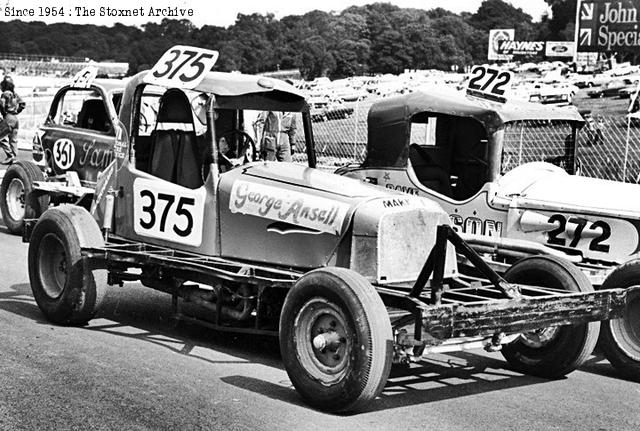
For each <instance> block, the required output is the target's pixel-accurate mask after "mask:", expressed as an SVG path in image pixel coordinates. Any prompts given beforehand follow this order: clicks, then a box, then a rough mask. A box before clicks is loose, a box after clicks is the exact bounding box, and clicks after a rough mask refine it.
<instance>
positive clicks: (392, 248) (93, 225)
mask: <svg viewBox="0 0 640 431" xmlns="http://www.w3.org/2000/svg"><path fill="white" fill-rule="evenodd" d="M216 59H217V53H216V52H214V51H208V50H203V49H199V48H193V47H186V46H177V47H174V48H172V49H170V50H169V51H168V52H167V53H166V54H165V55H164V56H163V57H162V58H161V59H160V60H159V61H158V63H157V64H156V65H155V66H154V67H153V68H152V69H151V70H150V71H148V72H141V73H139V74H138V75H136V76H134V77H133V78H132V79H131V80H130V81H129V83H128V84H127V86H126V89H125V92H124V96H123V100H122V108H121V109H120V117H119V118H120V124H118V126H117V130H116V133H115V136H116V143H115V147H114V154H115V158H114V161H113V162H112V163H111V164H110V165H109V166H108V168H107V169H106V170H105V171H104V172H103V173H102V174H101V175H100V177H99V178H98V180H97V185H96V189H95V194H94V195H93V201H92V204H91V207H90V211H88V210H86V209H85V208H82V207H79V206H71V205H62V206H59V207H55V208H51V209H48V210H47V211H46V212H45V213H44V214H43V215H42V216H41V217H40V218H39V220H37V221H35V220H34V221H27V223H26V225H25V233H24V236H25V239H27V240H28V241H29V242H30V244H29V257H28V259H29V277H30V282H31V288H32V290H33V294H34V297H35V299H36V301H37V303H38V306H39V307H40V309H41V310H42V312H43V313H44V315H45V316H46V317H47V318H48V319H49V320H51V321H52V322H56V323H59V324H82V323H85V322H87V321H88V320H89V319H91V318H92V317H93V316H94V314H95V313H96V311H97V310H98V309H99V307H100V303H101V299H102V297H103V293H104V289H105V286H106V285H107V284H110V285H116V286H117V285H120V286H125V285H126V284H127V283H129V282H141V283H142V284H143V285H145V286H148V287H150V288H153V289H157V290H160V291H163V292H166V293H168V294H169V295H171V297H172V299H173V305H174V311H175V312H176V314H177V315H178V316H180V317H181V318H182V319H186V320H190V321H193V322H197V323H200V324H202V325H203V326H205V327H209V328H213V329H215V330H219V331H237V332H245V333H247V332H249V333H255V334H263V335H274V336H277V337H279V340H280V347H281V352H282V358H283V362H284V366H285V368H286V371H287V373H288V375H289V377H290V379H291V381H292V383H293V385H294V387H295V388H296V390H297V391H298V392H299V393H300V395H301V396H302V397H303V398H304V399H305V400H306V401H307V402H308V403H309V404H310V405H312V406H314V407H316V408H319V409H323V410H326V411H331V412H338V411H353V410H358V409H362V408H364V407H365V406H366V404H367V403H368V402H369V401H370V400H372V399H373V398H375V397H376V396H377V395H378V394H379V393H380V392H381V390H382V389H383V387H384V385H385V382H386V380H387V377H388V376H389V372H390V368H391V366H392V364H393V363H408V362H410V361H416V360H419V359H420V358H421V357H422V356H423V355H428V354H431V353H433V352H447V351H457V350H466V349H470V348H480V349H483V348H484V349H486V350H489V351H501V352H502V354H503V355H504V357H505V358H506V359H507V361H508V362H509V364H511V366H512V367H513V368H515V369H517V370H519V371H521V372H525V373H531V374H534V375H539V376H544V377H548V378H557V377H560V376H564V375H566V374H567V373H569V372H571V371H572V370H574V369H575V368H576V367H578V366H580V364H581V363H582V362H583V361H584V360H585V359H586V358H587V357H588V356H589V355H590V354H591V352H592V350H593V348H594V345H595V343H596V340H597V338H598V332H599V327H600V321H604V320H606V321H609V320H610V319H615V320H616V321H620V322H622V323H621V324H627V322H628V321H629V319H631V318H632V317H633V313H631V310H630V307H632V306H633V304H638V298H639V297H640V288H636V287H629V288H620V287H618V286H614V287H613V288H611V289H603V290H599V291H594V290H593V289H592V287H591V284H590V283H589V281H588V280H587V279H586V277H585V276H584V274H583V273H582V272H580V271H579V270H577V269H576V267H575V266H574V265H573V264H571V263H570V262H568V261H566V260H563V259H560V258H557V257H553V256H532V257H528V258H525V259H523V260H521V261H519V262H518V263H516V264H514V265H513V266H511V267H510V268H509V269H508V270H507V271H506V272H505V273H504V275H503V276H501V275H498V274H497V273H496V272H494V271H493V270H492V269H491V268H490V267H489V266H488V265H487V264H486V263H485V262H484V260H483V259H481V258H480V257H479V256H478V255H477V254H476V253H475V252H474V251H473V250H472V249H471V248H470V247H469V246H468V245H467V244H466V243H465V241H464V240H462V239H461V238H460V236H459V235H457V234H456V232H455V231H454V230H453V229H452V227H451V224H450V221H449V216H448V214H447V213H446V212H444V211H443V210H442V209H441V207H440V206H439V205H437V204H436V203H434V202H432V201H429V200H426V199H424V198H418V197H413V196H407V195H404V194H401V193H399V192H395V191H389V190H384V189H382V188H379V187H374V186H371V185H368V184H363V183H362V182H361V181H357V180H352V179H347V178H344V177H340V176H337V175H334V174H330V173H326V172H322V171H320V170H316V169H314V166H315V158H314V157H315V155H314V150H313V132H312V121H311V117H310V114H309V107H308V105H307V103H306V101H305V99H304V97H303V95H302V94H301V93H299V92H298V91H297V90H296V89H295V88H294V87H292V86H290V85H288V84H286V83H284V82H281V81H276V80H271V79H267V78H261V77H254V76H245V75H241V74H227V73H220V72H209V70H211V68H212V66H213V63H214V62H215V60H216ZM149 98H158V99H159V100H158V112H157V118H156V121H155V124H154V125H153V126H152V132H151V133H150V134H149V135H146V134H144V133H141V128H140V127H139V126H140V121H141V120H140V118H141V113H142V111H143V109H144V108H143V106H144V104H145V101H147V100H148V99H149ZM250 111H277V112H282V111H284V112H291V113H293V114H295V115H298V116H299V118H301V121H302V130H303V132H304V135H305V141H306V151H307V157H308V159H309V165H310V166H309V167H307V166H303V165H297V164H293V163H280V162H264V161H252V160H251V159H252V154H253V152H252V151H247V149H248V148H250V147H251V146H252V144H254V143H252V138H251V136H250V135H249V134H248V133H247V132H246V131H245V130H246V126H247V124H245V121H247V118H248V116H249V115H250V113H251V112H250ZM247 122H248V121H247ZM201 126H204V127H201ZM223 138H224V139H223ZM231 153H233V154H231ZM232 156H235V157H232ZM231 160H234V162H233V163H229V161H231ZM457 255H460V256H463V257H464V259H465V260H466V261H467V262H470V263H471V266H473V267H474V268H475V271H476V273H479V274H481V275H482V276H481V277H478V276H477V274H475V275H474V276H470V275H467V274H466V273H465V272H462V271H461V270H460V268H459V265H458V258H457ZM184 301H189V302H192V303H196V304H198V305H199V306H200V307H202V308H203V309H204V310H206V312H205V313H204V315H200V314H193V313H189V312H188V311H189V310H187V309H186V308H185V307H184ZM635 311H637V307H636V310H635ZM636 348H637V346H636ZM617 366H618V368H619V369H620V370H621V372H623V373H636V376H637V371H638V361H636V362H633V361H630V362H628V363H624V364H618V365H617Z"/></svg>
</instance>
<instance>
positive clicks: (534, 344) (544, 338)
mask: <svg viewBox="0 0 640 431" xmlns="http://www.w3.org/2000/svg"><path fill="white" fill-rule="evenodd" d="M559 333H560V327H559V326H549V327H547V328H541V329H537V330H535V331H529V332H525V333H522V334H520V338H519V340H520V342H521V343H522V344H524V345H525V346H528V347H531V348H533V349H539V348H541V347H544V346H546V345H548V344H549V343H551V342H553V340H555V339H556V337H557V336H558V334H559Z"/></svg>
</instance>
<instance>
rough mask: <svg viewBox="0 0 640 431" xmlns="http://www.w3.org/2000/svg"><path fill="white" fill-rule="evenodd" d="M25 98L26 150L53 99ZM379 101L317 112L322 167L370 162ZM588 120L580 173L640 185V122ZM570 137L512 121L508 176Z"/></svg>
mask: <svg viewBox="0 0 640 431" xmlns="http://www.w3.org/2000/svg"><path fill="white" fill-rule="evenodd" d="M23 98H24V99H25V102H26V108H25V110H24V111H23V112H22V113H21V114H20V116H19V120H20V131H19V141H20V143H21V148H29V147H30V145H31V141H32V139H33V135H34V133H35V132H36V130H37V128H38V126H40V125H41V124H42V123H44V121H45V119H46V116H47V113H48V110H49V107H50V105H51V101H52V99H53V96H51V95H43V96H39V95H38V94H35V93H34V94H32V95H28V96H26V97H23ZM379 99H380V98H379V97H375V96H374V97H369V98H367V99H364V100H358V101H354V102H348V103H342V104H339V105H334V106H329V107H327V108H326V109H323V110H319V111H312V121H313V134H314V140H315V147H316V156H317V161H318V167H320V168H324V169H327V170H335V169H336V168H337V167H339V166H344V165H347V164H350V163H361V162H362V161H363V160H364V158H365V156H366V142H367V115H368V113H369V108H370V107H371V105H372V104H373V103H374V102H376V101H377V100H379ZM586 120H587V121H586V124H585V126H584V127H583V128H582V129H581V130H580V132H579V133H578V137H577V141H576V144H575V155H576V161H577V172H578V174H580V175H583V176H588V177H594V178H603V179H608V180H613V181H624V182H630V183H640V122H636V121H635V120H632V119H628V118H627V117H626V116H624V115H620V116H611V115H608V116H604V115H594V116H592V117H588V118H587V119H586ZM570 134H571V125H570V124H569V123H553V124H551V123H548V122H544V121H526V122H515V123H509V124H508V125H507V126H506V127H505V133H504V151H503V156H502V172H508V171H509V170H511V169H513V168H515V167H516V166H519V165H522V164H524V163H527V162H534V161H547V162H552V163H556V164H559V165H561V166H562V164H563V162H564V159H563V158H564V157H565V154H566V153H565V151H566V149H565V146H566V145H567V142H566V140H567V137H568V136H570ZM294 144H295V149H296V152H295V154H294V160H295V161H297V162H300V163H306V154H305V148H304V145H305V144H304V133H302V130H299V132H298V133H297V135H296V137H295V139H294Z"/></svg>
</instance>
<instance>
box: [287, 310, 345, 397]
mask: <svg viewBox="0 0 640 431" xmlns="http://www.w3.org/2000/svg"><path fill="white" fill-rule="evenodd" d="M294 328H295V329H294V334H293V336H294V337H295V338H294V339H295V344H296V355H297V357H298V360H299V363H300V364H301V365H302V367H303V368H304V369H305V371H306V372H307V373H309V375H310V376H311V377H312V378H314V379H315V380H317V381H319V382H320V383H322V384H324V385H330V384H333V383H335V382H338V381H339V380H340V379H342V378H343V376H344V375H345V374H346V373H347V370H348V366H349V362H350V358H349V356H350V355H349V353H350V351H351V346H352V344H353V343H352V340H351V336H350V335H349V325H348V323H347V318H346V315H345V313H344V312H343V310H342V309H341V308H340V307H338V306H337V305H336V304H333V303H332V302H329V301H327V300H326V299H323V298H313V299H311V300H310V301H308V302H307V303H306V304H305V305H304V306H303V307H302V308H301V309H300V311H299V312H298V314H297V315H296V319H295V322H294Z"/></svg>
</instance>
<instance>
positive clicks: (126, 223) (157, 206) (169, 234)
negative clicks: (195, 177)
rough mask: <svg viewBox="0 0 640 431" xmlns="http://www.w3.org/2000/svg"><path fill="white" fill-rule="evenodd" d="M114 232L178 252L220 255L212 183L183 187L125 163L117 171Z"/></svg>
mask: <svg viewBox="0 0 640 431" xmlns="http://www.w3.org/2000/svg"><path fill="white" fill-rule="evenodd" d="M115 175H116V178H117V180H116V184H117V187H118V189H119V190H120V193H119V195H118V197H116V199H115V217H114V219H115V223H114V230H115V233H116V234H118V235H120V236H122V237H125V238H128V239H131V240H134V241H140V242H145V243H150V244H156V245H162V246H166V247H170V248H173V249H176V250H182V251H190V252H194V253H201V254H207V255H210V256H215V255H218V254H219V253H218V251H219V248H218V230H217V208H216V202H215V196H214V193H213V190H212V189H211V186H210V184H209V183H207V184H205V185H204V186H202V187H200V188H197V189H189V188H186V187H181V186H179V185H177V184H174V183H171V182H169V181H164V180H161V179H159V178H156V177H154V176H152V175H149V174H147V173H145V172H142V171H138V170H137V169H135V168H131V166H130V165H128V164H126V165H125V166H124V167H123V168H122V169H120V170H119V171H117V173H116V174H115Z"/></svg>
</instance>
